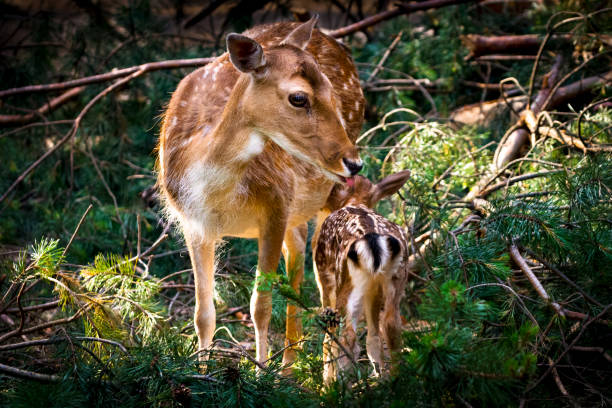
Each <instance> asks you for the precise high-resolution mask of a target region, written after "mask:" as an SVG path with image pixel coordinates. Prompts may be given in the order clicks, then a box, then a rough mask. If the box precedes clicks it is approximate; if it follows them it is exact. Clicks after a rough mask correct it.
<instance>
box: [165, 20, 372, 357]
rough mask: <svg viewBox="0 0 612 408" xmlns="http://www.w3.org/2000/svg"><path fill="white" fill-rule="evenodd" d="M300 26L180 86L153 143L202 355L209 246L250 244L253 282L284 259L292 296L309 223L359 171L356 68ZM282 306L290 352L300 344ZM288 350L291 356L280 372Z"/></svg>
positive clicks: (254, 308) (262, 323)
mask: <svg viewBox="0 0 612 408" xmlns="http://www.w3.org/2000/svg"><path fill="white" fill-rule="evenodd" d="M315 24H316V18H313V19H311V20H309V21H308V22H306V23H302V24H300V23H275V24H269V25H263V26H258V27H255V28H253V29H251V30H249V31H247V32H245V33H244V35H239V34H229V35H228V36H227V49H228V52H227V53H225V54H223V55H221V56H220V57H218V58H217V59H216V60H215V61H214V62H212V63H210V64H209V65H207V66H205V67H203V68H200V69H198V70H196V71H194V72H193V73H191V74H190V75H188V76H187V77H185V78H184V79H183V80H182V81H181V82H180V84H179V85H178V88H177V89H176V91H175V92H174V94H173V95H172V98H171V100H170V103H169V105H168V109H167V110H166V112H165V114H164V120H163V125H162V130H161V135H160V141H159V164H158V166H159V177H158V183H159V186H160V190H161V193H162V197H163V198H164V202H165V207H166V209H167V213H168V214H169V216H170V218H171V219H173V220H175V221H177V222H178V224H179V225H180V227H181V229H182V232H183V235H184V237H185V241H186V243H187V247H188V249H189V255H190V257H191V262H192V265H193V273H194V280H195V287H196V295H195V296H196V302H195V316H194V323H195V329H196V333H197V335H198V340H199V350H200V351H202V350H206V349H207V348H208V347H209V346H210V344H211V341H212V337H213V334H214V330H215V306H214V303H213V289H214V269H215V244H216V243H218V242H219V241H220V240H221V239H222V238H223V237H225V236H234V237H243V238H257V239H258V243H259V256H258V264H257V271H256V276H257V278H259V277H260V276H261V275H262V273H269V272H275V271H276V269H277V266H278V262H279V259H280V255H281V247H282V252H283V256H284V258H285V262H286V264H287V271H289V272H290V273H289V275H290V276H289V281H290V284H291V286H292V287H293V288H294V289H295V290H299V285H300V283H301V281H302V278H303V271H304V256H303V254H304V250H305V246H306V232H307V230H306V222H307V221H308V220H309V219H311V218H312V217H313V216H314V215H315V214H317V211H319V210H320V209H321V208H322V207H323V205H324V204H325V201H326V199H327V197H328V195H329V193H330V191H331V188H332V186H333V185H334V183H343V182H346V181H347V178H350V177H352V176H353V175H354V174H356V173H357V172H358V171H359V170H360V169H361V167H362V161H361V159H360V158H359V156H358V154H357V149H356V147H355V145H354V141H355V139H356V138H357V136H358V134H359V131H360V130H361V125H362V122H363V110H364V98H363V93H362V91H361V88H360V86H359V79H358V76H357V71H356V69H355V66H354V64H353V61H352V59H351V57H350V55H349V54H348V53H347V51H346V50H345V49H344V48H343V47H342V46H341V45H340V44H339V43H338V42H336V41H335V40H334V39H333V38H332V37H329V36H327V35H324V34H322V33H321V32H320V31H318V30H313V27H314V25H315ZM259 281H260V279H256V284H255V289H254V290H253V295H252V298H251V317H252V319H253V322H254V325H255V341H256V349H257V352H256V353H257V359H258V360H259V361H260V362H264V361H265V360H266V358H267V354H268V334H267V333H268V325H269V321H270V315H271V309H272V300H271V293H270V292H269V291H267V290H263V288H261V289H262V290H260V286H259V285H258V283H257V282H259ZM297 317H298V315H297V310H296V308H295V306H293V305H288V306H287V328H286V339H285V341H286V344H293V343H295V342H297V341H298V340H299V339H300V338H301V336H302V329H301V324H300V320H299V319H298V318H297ZM294 356H295V350H293V349H292V348H291V347H289V348H287V349H286V350H285V352H284V355H283V362H284V363H289V362H291V361H292V360H293V358H294Z"/></svg>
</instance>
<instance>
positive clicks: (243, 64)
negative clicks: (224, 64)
mask: <svg viewBox="0 0 612 408" xmlns="http://www.w3.org/2000/svg"><path fill="white" fill-rule="evenodd" d="M225 41H226V43H227V51H228V53H229V57H230V61H231V62H232V64H233V65H234V66H235V67H236V69H237V70H238V71H241V72H245V73H247V74H262V73H263V70H264V69H265V66H266V58H265V57H264V52H263V49H262V48H261V45H259V43H258V42H257V41H255V40H253V39H252V38H249V37H246V36H244V35H241V34H236V33H231V34H228V35H227V38H226V40H225Z"/></svg>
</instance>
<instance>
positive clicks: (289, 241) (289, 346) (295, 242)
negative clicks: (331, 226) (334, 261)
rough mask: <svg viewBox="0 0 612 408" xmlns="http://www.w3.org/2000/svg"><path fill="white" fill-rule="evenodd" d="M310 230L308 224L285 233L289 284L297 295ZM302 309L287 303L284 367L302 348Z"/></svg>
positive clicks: (284, 243) (302, 273) (302, 276)
mask: <svg viewBox="0 0 612 408" xmlns="http://www.w3.org/2000/svg"><path fill="white" fill-rule="evenodd" d="M307 235H308V228H307V225H306V224H303V225H300V226H298V227H295V228H293V229H288V230H287V231H286V232H285V240H284V242H283V257H284V258H285V266H286V270H287V277H288V278H289V284H290V285H291V288H293V290H294V291H295V292H296V293H298V294H299V293H300V285H301V284H302V281H303V280H304V256H305V252H306V238H307ZM299 312H300V309H299V308H298V307H297V306H296V305H294V304H292V303H291V302H287V315H286V318H287V327H286V330H285V347H286V348H285V351H284V352H283V365H288V364H291V363H293V362H294V361H295V355H296V350H297V349H299V348H300V346H299V345H297V344H295V343H297V342H299V341H300V339H301V338H302V319H301V317H300V316H299Z"/></svg>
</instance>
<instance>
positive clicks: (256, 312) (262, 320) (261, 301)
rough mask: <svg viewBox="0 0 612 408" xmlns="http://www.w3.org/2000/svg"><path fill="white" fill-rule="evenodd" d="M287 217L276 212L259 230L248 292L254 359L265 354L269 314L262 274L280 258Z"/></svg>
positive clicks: (269, 296)
mask: <svg viewBox="0 0 612 408" xmlns="http://www.w3.org/2000/svg"><path fill="white" fill-rule="evenodd" d="M285 225H286V221H285V218H284V217H279V216H278V214H275V215H274V216H270V217H268V221H267V224H265V225H264V227H263V228H261V229H260V232H259V259H258V262H257V272H256V275H255V288H254V289H253V295H252V296H251V318H252V319H253V323H254V325H255V347H256V350H257V360H258V361H260V362H262V363H263V362H264V361H266V360H267V357H268V326H269V325H270V316H271V315H272V290H271V288H270V287H269V282H265V279H262V274H270V273H274V272H276V268H277V267H278V261H279V260H280V255H281V247H282V244H283V236H284V235H285Z"/></svg>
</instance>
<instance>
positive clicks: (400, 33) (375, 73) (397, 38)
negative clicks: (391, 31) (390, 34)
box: [366, 30, 404, 83]
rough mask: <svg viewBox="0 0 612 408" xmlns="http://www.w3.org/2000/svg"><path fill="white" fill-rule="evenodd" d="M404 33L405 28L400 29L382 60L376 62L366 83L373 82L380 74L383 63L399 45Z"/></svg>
mask: <svg viewBox="0 0 612 408" xmlns="http://www.w3.org/2000/svg"><path fill="white" fill-rule="evenodd" d="M402 34H404V31H403V30H402V31H400V32H399V33H398V34H397V35H396V36H395V39H394V40H393V41H392V42H391V45H389V47H387V49H386V50H385V52H384V54H383V56H382V58H381V59H380V61H378V64H376V67H374V69H373V70H372V72H371V73H370V76H368V79H367V80H366V83H369V82H371V81H372V80H373V79H374V78H375V77H376V75H378V73H379V72H380V70H381V69H382V67H383V65H384V64H385V62H386V61H387V59H388V58H389V55H391V53H392V52H393V50H394V49H395V47H396V46H397V44H398V43H399V41H400V40H401V39H402Z"/></svg>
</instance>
